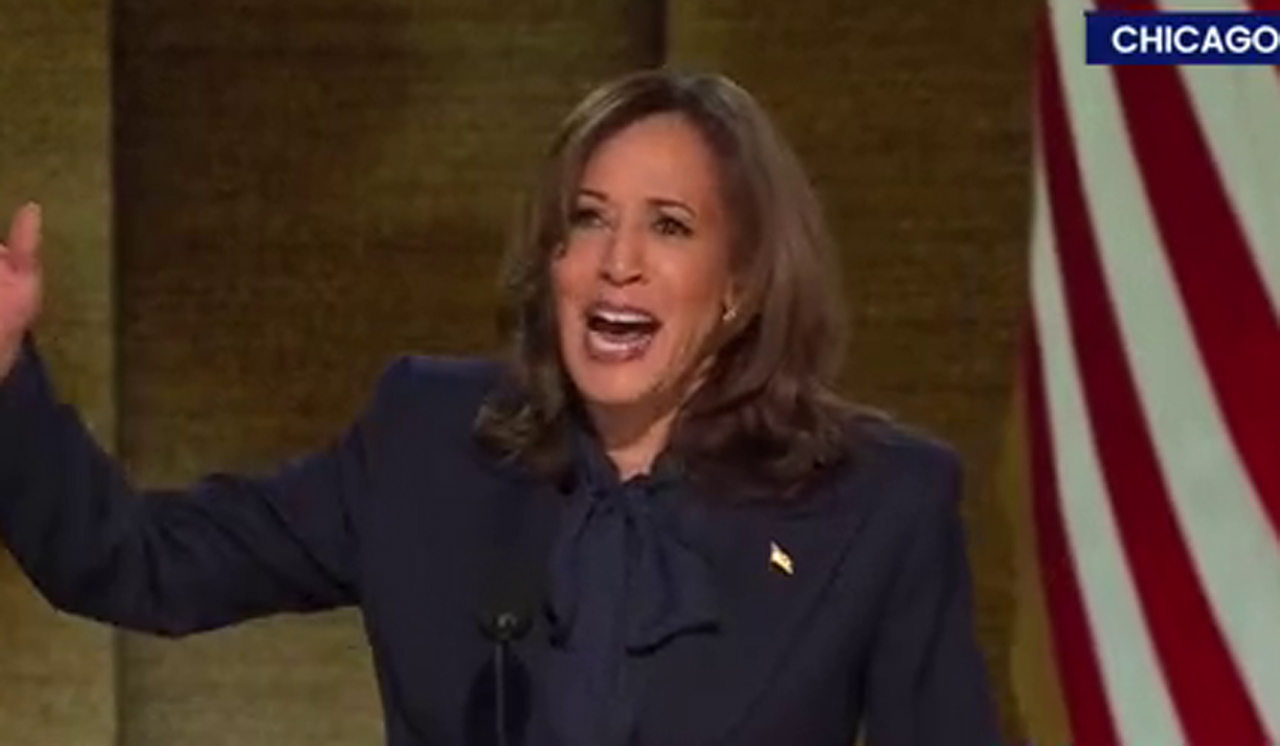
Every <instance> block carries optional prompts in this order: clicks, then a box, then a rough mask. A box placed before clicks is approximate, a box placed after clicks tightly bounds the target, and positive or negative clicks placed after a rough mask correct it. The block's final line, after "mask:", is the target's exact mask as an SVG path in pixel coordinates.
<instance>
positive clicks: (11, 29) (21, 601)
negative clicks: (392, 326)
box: [0, 0, 116, 746]
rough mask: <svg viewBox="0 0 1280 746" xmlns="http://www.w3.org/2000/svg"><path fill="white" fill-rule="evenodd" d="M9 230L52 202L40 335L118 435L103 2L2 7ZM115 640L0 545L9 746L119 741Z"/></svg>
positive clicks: (2, 169) (111, 435)
mask: <svg viewBox="0 0 1280 746" xmlns="http://www.w3.org/2000/svg"><path fill="white" fill-rule="evenodd" d="M0 28H2V29H3V39H4V40H3V42H0V70H2V71H3V74H0V111H2V112H3V114H0V215H2V217H0V223H3V225H4V227H3V228H0V231H7V230H8V222H9V216H10V215H11V214H12V210H14V209H15V208H16V207H17V206H18V205H19V204H20V203H21V202H23V201H25V200H30V199H34V200H38V201H39V202H41V204H42V205H43V207H44V215H45V231H44V238H45V240H44V251H43V257H44V263H45V267H46V280H45V282H46V291H45V304H44V313H43V316H42V318H41V321H40V323H39V328H38V330H37V333H38V340H39V345H40V349H41V351H42V353H43V355H44V356H45V358H46V360H47V362H48V364H49V366H50V368H51V370H52V373H53V375H54V378H55V380H56V383H57V385H58V387H59V389H60V391H61V393H62V395H63V397H64V398H65V399H66V400H68V401H70V402H73V403H74V404H75V405H76V406H77V407H78V408H79V409H80V412H81V413H82V415H83V416H84V419H85V421H86V422H87V423H88V425H89V427H90V428H91V429H92V430H93V432H94V433H95V434H96V435H97V437H98V439H99V441H100V442H101V443H102V444H103V445H104V446H105V447H107V448H108V449H111V448H112V447H113V446H114V441H115V400H114V397H115V377H114V360H113V354H114V348H115V338H114V334H113V330H114V321H113V310H112V297H113V289H112V267H111V262H112V252H111V225H112V219H111V203H112V192H111V167H110V166H111V151H110V132H111V77H110V34H109V30H108V29H109V24H108V10H107V3H105V2H96V1H95V0H88V2H71V1H70V0H52V1H51V2H40V3H33V2H24V1H23V0H0ZM114 637H115V635H114V633H113V632H111V631H110V630H108V629H106V628H105V627H102V626H100V625H96V624H93V623H90V622H85V621H81V620H77V619H71V618H69V617H67V616H64V615H61V614H58V613H57V612H55V611H53V609H51V608H50V607H49V605H48V604H47V603H46V602H45V601H44V600H43V599H42V598H40V597H39V596H38V595H37V594H36V592H35V590H34V589H33V588H32V587H31V585H30V583H29V582H28V581H27V580H26V578H25V577H24V576H23V575H22V574H21V572H20V571H19V570H18V568H17V566H16V565H15V564H14V562H13V560H12V559H11V558H10V557H9V556H8V554H7V553H5V552H4V551H3V550H0V656H2V658H3V664H0V692H3V694H0V743H4V744H23V746H65V745H66V744H83V745H84V746H109V745H110V744H114V743H115V736H116V734H115V728H116V723H115V668H114V666H115V664H114Z"/></svg>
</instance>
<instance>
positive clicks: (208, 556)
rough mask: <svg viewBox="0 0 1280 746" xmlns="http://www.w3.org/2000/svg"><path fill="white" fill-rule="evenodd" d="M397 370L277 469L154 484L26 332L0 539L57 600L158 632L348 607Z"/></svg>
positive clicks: (2, 429)
mask: <svg viewBox="0 0 1280 746" xmlns="http://www.w3.org/2000/svg"><path fill="white" fill-rule="evenodd" d="M391 377H393V376H392V375H391V373H389V374H388V375H387V376H386V377H384V384H383V385H380V386H379V392H380V393H379V397H376V398H375V404H374V405H373V406H372V407H371V408H370V411H369V412H366V413H365V415H364V416H363V417H362V418H360V420H359V421H357V422H356V423H355V424H354V425H352V426H351V428H350V429H349V430H348V431H347V432H346V433H345V434H343V436H342V437H341V438H340V439H339V440H337V441H336V442H335V443H333V444H332V445H331V446H330V447H328V448H327V449H325V450H323V451H320V452H318V453H315V454H313V455H311V456H308V457H306V458H302V459H298V460H296V461H293V462H290V463H288V464H286V465H285V466H284V467H283V468H281V469H280V470H279V471H278V472H277V473H275V474H273V475H271V476H265V477H258V478H254V477H241V476H232V475H213V476H209V477H207V478H205V479H203V480H201V481H199V482H198V483H196V484H195V485H193V486H192V487H190V488H189V489H187V490H183V491H180V492H176V491H175V492H158V491H155V492H147V491H139V490H136V489H135V488H134V487H132V486H131V485H130V483H129V480H128V478H127V477H126V475H125V474H124V473H123V470H122V468H121V466H120V465H119V464H118V463H117V462H116V461H114V460H113V459H112V458H111V457H109V456H108V455H107V454H106V453H104V452H103V450H102V449H101V448H100V447H99V446H98V444H97V443H96V442H95V441H94V440H93V437H92V436H91V435H90V433H89V432H88V431H87V429H86V428H85V426H84V424H83V423H82V422H81V420H80V418H79V416H78V415H77V414H76V412H75V411H74V410H73V409H72V408H71V407H69V406H66V405H64V404H61V403H60V402H59V401H58V400H57V399H56V397H55V394H54V392H53V389H52V386H51V384H50V382H49V378H48V376H47V374H46V371H45V369H44V366H43V364H42V363H41V361H40V359H39V356H38V355H37V353H36V350H35V346H34V344H33V343H32V342H31V341H30V339H28V340H27V341H26V342H25V343H24V351H23V354H22V356H21V358H20V360H19V361H18V363H17V365H16V366H15V367H14V368H13V369H12V370H11V371H10V373H9V375H8V376H7V377H6V378H5V380H4V381H3V384H0V538H2V539H3V541H4V543H5V544H6V546H7V547H8V549H9V550H10V551H11V552H12V554H13V555H14V556H15V557H16V559H17V561H18V563H19V564H20V565H21V566H22V568H23V570H24V571H25V572H26V573H27V575H28V576H29V577H30V578H31V580H32V582H33V583H34V584H35V586H36V587H37V588H38V589H39V590H40V591H41V593H42V594H43V595H44V596H45V597H46V598H47V599H48V600H49V601H50V602H51V603H52V604H53V605H54V606H56V607H57V608H59V609H61V610H63V611H66V612H69V613H74V614H78V615H81V616H86V617H90V618H93V619H97V620H100V621H104V622H108V623H111V624H114V625H118V626H121V627H126V628H130V629H136V630H141V631H147V632H153V633H157V634H164V635H181V634H185V633H190V632H195V631H200V630H205V629H210V628H214V627H219V626H223V625H226V624H229V623H232V622H235V621H239V620H243V619H246V618H250V617H255V616H261V615H264V614H268V613H272V612H279V611H308V610H318V609H325V608H330V607H335V606H339V605H344V604H349V603H353V602H355V601H357V600H358V595H359V588H358V584H357V572H356V554H357V552H358V549H359V547H358V541H357V536H356V532H355V530H354V529H353V521H352V507H353V505H354V504H355V503H357V502H358V501H359V500H360V499H361V498H362V496H363V494H364V492H365V487H366V483H367V481H368V478H369V472H370V468H371V467H370V459H371V458H373V454H374V452H375V451H376V450H377V449H378V439H379V437H380V435H379V428H378V425H377V419H378V416H377V410H378V409H379V407H378V404H377V400H378V399H380V398H384V396H385V388H386V387H387V386H386V384H385V381H386V380H387V379H388V378H391Z"/></svg>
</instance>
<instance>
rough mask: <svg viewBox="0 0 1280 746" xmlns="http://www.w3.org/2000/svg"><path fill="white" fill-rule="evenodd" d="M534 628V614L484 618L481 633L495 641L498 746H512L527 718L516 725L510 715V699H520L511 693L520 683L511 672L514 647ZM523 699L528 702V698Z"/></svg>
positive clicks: (504, 613) (517, 720)
mask: <svg viewBox="0 0 1280 746" xmlns="http://www.w3.org/2000/svg"><path fill="white" fill-rule="evenodd" d="M532 627H533V615H532V614H529V613H527V612H525V613H521V612H519V611H512V610H507V611H499V612H496V613H493V614H489V615H482V616H481V619H480V631H481V632H483V633H484V635H485V636H486V637H488V638H489V639H490V640H491V641H492V642H493V698H494V708H493V730H494V739H495V742H496V744H497V746H509V742H508V737H509V734H510V732H511V731H512V730H513V729H515V728H519V727H520V726H521V725H523V720H524V718H523V717H519V718H515V719H514V720H515V722H513V718H511V717H510V716H509V715H508V707H507V700H508V698H509V697H510V696H511V695H512V694H517V698H518V692H512V691H510V690H511V689H513V688H515V687H513V684H515V685H517V686H518V682H516V681H513V680H512V679H513V677H512V676H511V675H510V674H509V673H508V669H509V667H510V664H511V661H510V660H509V659H510V655H511V644H512V643H513V642H516V641H517V640H520V639H521V638H523V637H524V636H525V635H526V634H528V633H529V630H530V628H532ZM517 665H518V664H517ZM520 688H521V689H524V688H527V687H520ZM523 699H524V700H525V701H527V700H528V697H527V695H526V696H525V697H524V698H523ZM512 714H517V713H512ZM520 714H523V713H520Z"/></svg>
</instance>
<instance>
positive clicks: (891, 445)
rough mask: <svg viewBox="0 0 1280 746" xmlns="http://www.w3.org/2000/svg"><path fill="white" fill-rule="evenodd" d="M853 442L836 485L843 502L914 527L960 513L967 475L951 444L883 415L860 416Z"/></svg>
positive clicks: (853, 422)
mask: <svg viewBox="0 0 1280 746" xmlns="http://www.w3.org/2000/svg"><path fill="white" fill-rule="evenodd" d="M849 440H850V449H849V458H848V459H847V460H846V463H845V465H844V466H843V467H841V468H840V469H839V470H838V473H837V474H836V475H835V477H834V480H833V481H834V488H835V489H834V491H835V492H836V493H837V499H838V500H840V501H841V502H845V503H846V504H853V505H858V506H861V507H871V508H873V509H874V511H875V512H876V513H879V514H881V515H882V516H883V517H889V516H893V517H894V518H895V519H896V520H899V521H907V522H910V523H916V522H918V521H921V520H926V521H927V520H930V519H931V518H934V519H936V518H937V517H939V516H942V515H946V514H947V513H949V512H951V511H953V510H955V508H956V503H957V502H958V500H959V498H960V494H961V491H962V490H961V488H962V483H963V481H964V473H963V467H962V465H961V461H960V458H959V456H958V455H957V453H956V451H955V449H954V448H953V447H952V446H951V445H950V444H948V443H947V442H945V441H943V440H941V439H939V438H937V437H935V436H933V435H931V434H929V433H927V432H925V431H923V430H921V429H918V428H915V427H912V426H910V425H906V424H903V423H901V422H896V421H894V420H891V419H889V418H887V417H883V416H878V415H876V416H871V415H858V416H857V417H855V418H854V420H853V421H852V424H851V433H850V439H849ZM867 503H871V505H869V506H868V505H867Z"/></svg>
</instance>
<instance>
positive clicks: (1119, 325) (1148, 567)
mask: <svg viewBox="0 0 1280 746" xmlns="http://www.w3.org/2000/svg"><path fill="white" fill-rule="evenodd" d="M1259 2H1260V0H1259ZM1094 9H1097V10H1115V11H1131V12H1132V11H1156V10H1161V11H1189V10H1215V11H1231V10H1239V11H1244V10H1262V9H1263V8H1261V7H1258V6H1256V5H1255V6H1254V7H1250V6H1249V5H1248V4H1246V2H1244V0H1236V1H1235V2H1232V1H1231V0H1211V1H1210V2H1205V1H1204V0H1196V1H1194V2H1188V1H1187V0H1173V1H1172V2H1164V3H1159V4H1157V3H1155V2H1150V1H1146V2H1115V1H1112V0H1101V1H1100V2H1099V3H1098V4H1097V5H1094V4H1092V3H1090V2H1089V0H1047V7H1046V12H1045V14H1044V17H1043V23H1042V24H1041V26H1040V28H1039V39H1038V61H1037V62H1038V73H1037V79H1036V93H1035V99H1034V100H1035V120H1036V128H1035V130H1036V147H1035V148H1034V153H1035V164H1034V169H1033V173H1034V176H1035V182H1034V186H1033V188H1034V195H1035V196H1034V208H1033V209H1034V215H1033V220H1032V237H1031V252H1032V253H1031V298H1032V304H1031V306H1032V308H1031V314H1030V317H1031V322H1030V323H1029V324H1028V329H1027V335H1026V345H1025V348H1024V354H1023V366H1022V370H1021V376H1020V388H1021V390H1020V396H1019V417H1018V419H1017V421H1016V422H1015V425H1016V426H1017V427H1018V429H1019V431H1020V432H1021V433H1022V436H1021V437H1020V438H1019V439H1018V442H1017V444H1016V446H1015V450H1020V454H1019V455H1020V456H1021V457H1023V458H1025V460H1026V463H1027V469H1026V471H1025V476H1026V479H1025V485H1024V486H1025V491H1022V492H1021V496H1020V499H1022V500H1023V501H1024V503H1025V505H1024V511H1023V515H1024V516H1025V518H1026V520H1027V522H1028V523H1029V524H1030V525H1031V527H1033V529H1034V530H1030V533H1029V534H1028V535H1029V537H1030V542H1031V548H1030V549H1029V550H1028V551H1027V553H1026V554H1025V557H1026V558H1027V559H1029V560H1031V561H1030V562H1029V563H1028V565H1029V571H1030V572H1031V573H1032V574H1033V576H1034V580H1035V583H1036V588H1035V592H1034V593H1033V594H1031V596H1032V597H1031V598H1027V597H1025V596H1024V598H1023V599H1022V602H1023V605H1024V615H1023V616H1024V617H1025V618H1024V619H1023V621H1021V622H1019V626H1018V628H1017V629H1018V630H1019V631H1018V635H1019V636H1020V639H1019V640H1016V641H1015V657H1016V656H1018V655H1023V656H1024V657H1025V656H1028V655H1033V654H1035V652H1036V650H1037V649H1036V644H1035V637H1036V634H1037V625H1038V626H1039V628H1040V634H1041V636H1042V637H1043V640H1042V642H1043V645H1042V646H1041V647H1040V648H1039V650H1040V652H1042V653H1043V657H1042V659H1041V660H1040V661H1039V663H1040V664H1042V665H1041V670H1039V671H1037V669H1036V668H1035V666H1034V665H1032V664H1028V663H1027V662H1026V661H1025V660H1024V661H1023V662H1022V663H1021V664H1018V663H1017V662H1016V661H1015V679H1017V678H1018V677H1021V681H1017V680H1016V681H1015V685H1017V686H1018V687H1019V689H1020V690H1023V691H1025V689H1024V687H1031V688H1033V689H1035V690H1036V691H1037V692H1038V693H1039V694H1040V695H1044V693H1045V692H1049V695H1050V696H1057V697H1060V699H1061V704H1060V706H1058V707H1057V709H1056V714H1055V706H1052V705H1046V704H1044V703H1043V702H1039V703H1032V704H1031V705H1029V706H1026V707H1024V712H1023V719H1024V722H1025V724H1026V726H1027V729H1028V733H1027V735H1028V736H1029V737H1031V739H1032V740H1034V741H1035V742H1038V743H1039V742H1072V743H1080V744H1110V743H1131V744H1144V745H1145V744H1177V743H1204V744H1264V743H1273V744H1274V743H1280V75H1277V71H1276V69H1275V68H1271V67H1262V66H1254V67H1209V66H1198V67H1197V66H1185V67H1167V66H1166V67H1156V66H1143V67H1139V66H1130V67H1102V66H1087V65H1085V64H1084V12H1085V11H1087V10H1094ZM1272 9H1274V8H1272ZM1024 587H1025V586H1024ZM1036 605H1039V606H1040V607H1041V608H1039V609H1037V608H1030V609H1029V610H1028V609H1027V607H1034V606H1036ZM1028 619H1029V620H1030V621H1027V620H1028ZM1028 630H1030V631H1028ZM1028 641H1030V642H1028ZM1044 670H1047V671H1048V673H1047V674H1046V673H1045V672H1044ZM1037 677H1038V680H1039V683H1035V684H1034V686H1033V685H1032V684H1033V682H1031V679H1032V678H1037ZM1046 680H1051V681H1049V684H1048V685H1046V684H1045V683H1044V682H1045V681H1046ZM1041 698H1042V699H1043V696H1042V697H1041ZM1055 721H1057V722H1055Z"/></svg>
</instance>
